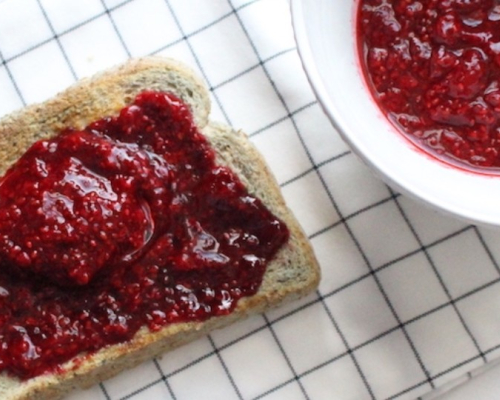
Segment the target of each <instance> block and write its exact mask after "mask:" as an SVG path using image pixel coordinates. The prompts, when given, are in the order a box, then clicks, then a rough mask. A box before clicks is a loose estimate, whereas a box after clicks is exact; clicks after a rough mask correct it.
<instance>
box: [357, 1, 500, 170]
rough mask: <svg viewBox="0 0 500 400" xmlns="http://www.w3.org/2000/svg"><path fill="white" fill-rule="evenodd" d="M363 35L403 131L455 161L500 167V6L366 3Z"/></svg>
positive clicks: (368, 62) (369, 62) (381, 90)
mask: <svg viewBox="0 0 500 400" xmlns="http://www.w3.org/2000/svg"><path fill="white" fill-rule="evenodd" d="M357 29H358V40H359V43H360V49H362V51H363V52H364V53H363V54H362V59H363V62H364V67H365V72H366V75H367V77H368V80H369V82H370V85H371V87H372V89H373V92H374V95H375V98H376V99H377V101H378V103H379V104H380V106H381V108H382V109H383V110H384V111H385V112H386V113H387V115H388V116H389V118H390V119H391V120H392V121H393V122H394V124H395V125H397V126H398V127H399V128H400V129H401V130H402V131H403V132H405V133H406V134H407V135H408V137H409V138H410V139H412V140H413V141H415V142H416V143H417V144H418V145H420V146H421V147H422V148H424V149H426V150H427V151H429V152H431V153H433V154H435V155H438V156H439V157H443V158H444V159H448V160H451V161H452V162H453V163H457V162H458V164H460V165H463V166H469V167H472V168H477V167H479V168H483V167H487V168H488V170H490V171H494V170H497V169H498V168H500V2H499V1H498V0H418V1H417V0H360V5H359V14H358V26H357Z"/></svg>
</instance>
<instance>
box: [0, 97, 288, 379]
mask: <svg viewBox="0 0 500 400" xmlns="http://www.w3.org/2000/svg"><path fill="white" fill-rule="evenodd" d="M288 237H289V232H288V229H287V227H286V226H285V225H284V224H283V222H281V221H280V220H279V219H277V218H276V217H275V216H273V215H272V214H271V213H270V211H269V210H268V209H267V208H265V207H264V205H263V204H262V203H261V201H260V200H258V199H256V198H255V197H252V196H251V195H249V194H248V192H247V190H246V189H245V187H244V186H243V185H242V183H241V182H240V181H239V179H238V178H237V177H236V176H235V175H234V174H233V173H232V172H231V171H230V170H229V169H227V168H225V167H221V166H217V165H216V163H215V153H214V152H213V150H212V149H211V147H210V146H209V144H208V142H207V141H206V139H205V138H204V136H203V135H201V134H200V133H199V132H198V131H197V129H196V127H195V125H194V124H193V121H192V117H191V114H190V112H189V109H188V107H187V106H186V105H184V104H183V103H182V102H181V101H180V100H178V99H176V98H175V97H173V96H171V95H167V94H164V93H158V92H144V93H142V94H140V95H139V96H138V97H137V98H136V100H135V102H134V103H133V104H132V105H130V106H128V107H126V108H124V109H123V110H122V111H121V112H120V114H119V116H117V117H113V118H111V117H109V118H105V119H102V120H99V121H97V122H94V123H92V124H90V125H89V126H88V127H87V128H85V129H84V130H82V131H77V130H71V129H68V130H65V131H64V132H62V133H61V134H60V135H58V136H57V137H55V138H54V139H51V140H44V141H40V142H37V143H35V144H34V145H33V146H32V147H31V148H30V149H29V150H28V151H27V152H26V153H25V155H24V156H23V157H22V158H21V159H20V160H19V161H18V162H17V163H16V164H15V165H14V166H13V167H12V168H11V169H10V170H9V171H8V172H7V173H6V175H5V176H4V177H3V178H2V180H1V181H0V259H1V260H2V263H1V265H0V266H1V268H0V343H1V345H0V346H1V347H0V371H5V372H7V373H9V374H12V375H15V376H18V377H20V378H22V379H26V378H30V377H34V376H37V375H39V374H42V373H44V372H47V371H54V370H57V366H58V365H59V364H61V363H62V362H64V361H67V360H69V359H71V358H72V357H74V356H76V355H78V354H80V353H86V352H92V351H95V350H98V349H100V348H102V347H104V346H106V345H109V344H114V343H119V342H123V341H125V340H127V339H130V338H131V337H132V336H133V335H134V334H135V333H136V332H137V331H138V329H139V328H140V327H142V326H148V327H149V328H150V329H151V330H153V331H154V330H158V329H160V328H161V327H163V326H165V325H166V324H169V323H173V322H181V321H200V320H204V319H206V318H208V317H211V316H216V315H224V314H228V313H230V312H231V311H232V310H233V309H234V307H235V306H236V303H237V301H238V299H240V298H241V297H243V296H250V295H252V294H254V293H255V292H256V291H257V290H258V288H259V286H260V284H261V282H262V279H263V275H264V272H265V269H266V264H267V262H268V261H269V260H270V259H272V258H273V256H274V255H275V254H276V252H277V251H278V249H279V248H280V247H281V246H282V245H283V244H284V243H285V242H286V241H287V240H288Z"/></svg>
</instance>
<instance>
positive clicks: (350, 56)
mask: <svg viewBox="0 0 500 400" xmlns="http://www.w3.org/2000/svg"><path fill="white" fill-rule="evenodd" d="M291 7H292V18H293V25H294V30H295V36H296V40H297V46H298V50H299V54H300V56H301V59H302V62H303V65H304V69H305V71H306V74H307V76H308V78H309V80H310V83H311V85H312V87H313V90H314V91H315V93H316V96H317V98H318V100H319V102H320V103H321V105H322V106H323V108H324V111H325V112H326V114H327V115H328V117H329V118H330V120H331V121H332V123H333V124H334V126H335V127H336V128H337V130H338V131H339V133H340V134H341V135H342V136H343V138H344V140H345V141H346V142H347V143H348V144H349V145H350V147H351V148H352V149H353V151H354V152H355V153H356V154H358V155H359V157H360V158H361V159H362V160H363V161H364V162H365V163H366V164H368V165H369V166H370V167H372V168H373V169H374V170H375V171H376V172H377V173H378V175H379V176H380V177H381V178H382V179H383V180H385V181H386V182H387V183H388V184H389V185H391V186H392V187H394V188H395V189H396V190H398V191H400V192H401V193H403V194H406V195H409V196H411V197H413V198H416V199H418V200H420V201H422V202H424V203H425V204H428V205H431V206H433V207H434V208H436V209H438V210H441V211H443V212H445V213H447V214H451V215H454V216H456V217H459V218H461V219H463V220H465V221H467V222H470V223H474V224H481V225H488V226H494V227H500V176H499V175H488V174H479V173H473V172H469V171H465V170H460V169H458V168H455V167H452V166H449V165H447V164H445V163H444V162H441V161H438V160H436V159H434V158H433V157H431V156H428V155H426V154H425V153H424V152H422V151H421V150H419V149H418V148H417V147H416V146H414V145H413V144H411V142H410V141H409V140H407V139H406V138H404V137H403V135H402V134H401V133H400V132H398V131H397V130H396V128H395V127H394V126H392V125H391V124H390V123H389V121H388V120H387V119H386V117H385V116H384V115H383V114H382V112H381V111H380V109H379V108H378V106H377V104H376V103H375V102H374V100H373V98H372V97H371V95H370V93H369V91H368V88H367V86H366V84H365V81H364V78H363V75H362V71H361V68H360V64H359V60H358V53H357V48H356V33H355V32H356V30H355V17H356V7H357V1H355V0H292V1H291ZM325 145H327V144H325Z"/></svg>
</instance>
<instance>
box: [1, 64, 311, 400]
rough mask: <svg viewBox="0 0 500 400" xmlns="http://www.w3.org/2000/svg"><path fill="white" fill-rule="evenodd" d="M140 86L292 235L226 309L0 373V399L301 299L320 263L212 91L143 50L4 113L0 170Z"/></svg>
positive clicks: (47, 390)
mask: <svg viewBox="0 0 500 400" xmlns="http://www.w3.org/2000/svg"><path fill="white" fill-rule="evenodd" d="M145 89H155V90H161V91H166V92H172V93H174V94H175V95H177V96H178V97H180V98H181V99H182V100H184V101H185V102H186V103H187V104H189V106H190V108H191V110H192V113H193V118H194V121H195V123H196V124H197V126H198V128H199V129H200V130H201V131H202V132H203V133H204V134H205V135H206V137H207V138H208V139H209V141H210V143H211V145H212V146H213V148H214V149H215V151H216V153H217V160H218V162H219V163H220V164H224V165H227V166H229V167H230V168H231V169H232V170H233V171H234V172H235V173H236V174H237V175H238V177H239V178H240V179H241V181H242V182H243V183H244V184H245V185H246V187H247V189H248V190H249V192H250V193H251V194H253V195H255V196H257V197H258V198H260V199H261V200H262V201H263V203H264V204H265V205H266V206H267V207H268V208H269V209H270V210H271V211H272V212H273V213H274V214H275V215H276V216H278V217H279V218H281V219H282V220H283V221H284V222H285V223H286V224H287V225H288V228H289V230H290V239H289V241H288V243H287V244H286V245H285V246H284V247H283V248H281V250H280V251H279V252H278V254H277V256H276V257H275V258H274V259H273V260H272V261H271V262H270V263H269V264H268V267H267V270H266V273H265V275H264V280H263V283H262V285H261V286H260V288H259V290H258V292H257V293H256V294H255V295H253V296H251V297H245V298H242V299H240V300H239V302H238V305H237V307H236V309H235V310H234V311H233V312H232V313H231V314H229V315H227V316H222V317H212V318H210V319H208V320H206V321H204V322H182V323H175V324H170V325H167V326H165V327H164V328H162V329H161V330H159V331H156V332H151V331H150V330H149V329H148V328H146V327H144V328H142V329H140V330H139V331H138V333H137V334H136V335H135V336H134V337H133V338H132V339H131V340H130V341H127V342H125V343H121V344H118V345H112V346H108V347H105V348H103V349H101V350H98V351H97V352H95V353H92V354H82V355H80V356H77V357H75V358H74V359H73V360H70V361H69V362H67V363H65V364H63V365H62V366H61V368H60V371H59V372H57V373H46V374H43V375H41V376H38V377H36V378H32V379H28V380H23V381H21V380H19V379H16V378H12V377H11V376H7V375H5V374H3V375H0V398H2V399H4V400H21V399H26V400H27V399H30V400H42V399H58V398H60V397H62V396H63V395H64V394H65V393H67V392H69V391H70V390H72V389H73V388H76V387H82V388H84V387H88V386H91V385H92V384H95V383H97V382H99V381H102V380H105V379H108V378H110V377H112V376H114V375H116V374H118V373H119V372H120V371H122V370H124V369H126V368H131V367H133V366H135V365H137V364H139V363H141V362H143V361H144V360H147V359H151V358H153V357H155V356H157V355H160V354H162V353H164V352H166V351H168V350H171V349H174V348H176V347H178V346H180V345H182V344H185V343H188V342H190V341H193V340H195V339H197V338H199V337H201V336H203V335H206V334H207V333H209V332H210V331H212V330H214V329H216V328H221V327H223V326H227V325H229V324H231V323H233V322H235V321H238V320H241V319H242V318H244V317H246V316H248V315H251V314H255V313H261V312H264V311H266V310H267V309H269V308H270V307H275V306H278V305H280V304H282V303H284V302H287V301H290V300H294V299H297V298H300V297H302V296H304V295H306V294H308V293H310V292H311V291H313V290H314V289H315V288H316V287H317V285H318V282H319V278H320V270H319V266H318V263H317V261H316V259H315V256H314V254H313V251H312V248H311V246H310V244H309V242H308V240H307V238H306V236H305V235H304V233H303V231H302V229H301V227H300V226H299V224H298V223H297V221H296V219H295V218H294V216H293V215H292V214H291V212H290V210H289V209H288V208H287V207H286V204H285V202H284V200H283V197H282V195H281V193H280V190H279V187H278V185H277V183H276V181H275V179H274V177H273V176H272V175H271V173H270V172H269V169H268V168H267V166H266V164H265V162H264V160H263V159H262V157H261V156H260V154H259V153H258V152H257V151H256V149H255V148H254V146H253V145H252V144H251V143H250V142H249V141H248V139H247V137H246V135H245V134H244V133H242V132H241V131H236V130H234V129H232V128H231V127H228V126H225V125H222V124H215V123H211V122H209V121H208V116H209V113H210V98H209V94H208V91H207V90H206V88H205V86H204V84H203V83H202V82H201V81H200V80H199V78H197V77H196V75H195V74H193V72H192V71H191V70H189V69H188V68H186V66H184V65H182V64H179V63H178V62H175V61H173V60H169V59H165V58H159V57H148V58H144V59H138V60H132V61H129V62H128V63H126V64H124V65H122V66H120V67H117V68H115V69H113V70H110V71H108V72H104V73H101V74H99V75H97V76H95V77H93V78H90V79H86V80H82V81H80V82H79V83H77V84H75V85H74V86H72V87H71V88H69V89H67V90H66V91H65V92H63V93H61V94H59V95H57V96H56V97H55V98H53V99H51V100H49V101H47V102H45V103H43V104H39V105H33V106H29V107H27V108H25V109H23V110H20V111H18V112H16V113H13V114H11V115H9V116H7V117H4V118H3V119H2V120H0V172H1V173H4V172H5V171H6V169H7V168H8V167H9V166H10V165H11V164H12V163H14V162H15V160H16V159H17V158H18V157H19V156H21V155H22V154H23V152H24V151H25V150H27V149H28V148H29V146H30V145H31V144H32V143H33V142H34V141H36V140H39V139H42V138H49V137H52V136H54V135H56V134H57V133H58V132H59V131H60V130H61V129H63V128H65V127H75V128H83V127H85V126H86V125H88V124H89V123H90V122H92V121H94V120H97V119H99V118H102V117H104V116H109V115H114V114H116V113H117V112H118V111H119V110H120V109H121V108H123V107H124V106H125V105H127V104H128V103H130V102H131V101H132V100H133V99H134V98H135V96H136V94H138V93H139V92H141V91H142V90H145Z"/></svg>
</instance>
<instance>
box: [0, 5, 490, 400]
mask: <svg viewBox="0 0 500 400" xmlns="http://www.w3.org/2000/svg"><path fill="white" fill-rule="evenodd" d="M149 54H159V55H166V56H171V57H175V58H178V59H180V60H183V61H185V62H187V63H188V64H190V65H191V66H192V67H193V68H194V69H195V70H197V71H198V72H199V73H200V74H201V76H202V77H203V78H204V80H205V81H206V82H207V83H208V85H209V88H210V90H211V96H212V101H213V112H212V118H213V119H215V120H221V121H223V122H227V123H230V124H231V125H233V126H235V127H238V128H241V129H243V130H244V131H246V132H247V133H248V134H249V136H250V138H251V140H252V141H253V143H254V144H255V145H256V146H257V147H258V148H259V149H260V151H261V152H262V153H263V155H264V157H265V158H266V160H267V161H268V163H269V165H270V166H271V168H272V170H273V172H274V173H275V175H276V177H277V179H278V181H279V183H280V185H281V187H282V190H283V193H284V195H285V197H286V200H287V202H288V204H289V206H290V207H291V208H292V209H293V211H294V212H295V214H296V215H297V217H298V219H299V221H300V222H301V224H302V226H303V227H304V230H305V231H306V233H307V235H308V236H309V238H310V239H311V242H312V244H313V246H314V249H315V251H316V254H317V256H318V259H319V261H320V263H321V267H322V273H323V278H322V281H321V284H320V287H319V290H318V291H317V292H315V293H314V294H312V295H310V296H309V297H308V298H306V299H303V300H301V301H298V302H295V303H293V304H290V305H287V306H285V307H282V308H279V309H276V310H273V311H271V312H268V313H266V314H265V315H260V316H255V317H252V318H250V319H248V320H246V321H243V322H241V323H238V324H236V325H233V326H231V327H229V328H227V329H224V330H220V331H217V332H214V333H212V334H211V335H209V336H207V337H205V338H203V339H201V340H198V341H197V342H194V343H192V344H190V345H187V346H185V347H183V348H181V349H178V350H176V351H174V352H172V353H169V354H166V355H164V356H163V357H162V358H159V359H156V360H153V361H150V362H146V363H145V364H143V365H141V366H139V367H137V368H135V369H133V370H130V371H128V372H125V373H123V374H121V375H119V376H118V377H116V378H114V379H110V380H108V381H106V382H103V383H101V384H100V385H96V386H94V387H92V388H90V389H88V390H85V391H76V392H74V393H72V394H71V395H69V396H68V397H67V399H68V400H77V399H78V400H83V399H85V400H87V399H89V400H90V399H92V400H94V399H108V400H110V399H111V400H118V399H133V400H141V399H143V400H149V399H176V400H188V399H191V400H192V399H228V400H231V399H245V400H247V399H260V398H263V399H266V400H274V399H286V400H294V399H314V400H320V399H325V400H348V399H352V400H365V399H367V400H369V399H377V400H379V399H416V398H418V397H420V396H424V395H425V394H426V393H429V392H431V391H433V390H434V389H436V388H440V387H446V385H448V384H449V383H450V382H453V381H455V380H456V379H459V378H461V377H466V376H467V375H468V373H470V372H471V371H475V370H476V369H477V368H479V367H482V366H484V365H485V364H486V363H488V361H490V360H494V359H495V358H496V357H497V356H498V354H499V349H500V266H499V263H500V232H496V231H491V230H486V229H483V228H478V227H475V226H469V225H466V224H464V223H462V222H460V221H457V220H454V219H451V218H448V217H444V216H442V215H438V214H436V213H435V212H433V211H431V210H429V209H427V208H425V207H423V206H421V205H420V204H416V203H415V202H414V201H412V200H410V199H408V198H406V197H404V196H401V195H399V194H398V193H397V192H395V191H393V190H392V189H391V188H389V187H388V186H386V185H385V184H384V183H382V182H381V181H380V180H379V179H377V178H376V177H375V176H373V175H372V173H371V172H370V171H369V170H368V169H367V168H366V167H365V166H364V165H363V164H362V163H361V162H360V161H359V160H358V159H357V158H356V157H355V156H354V155H353V154H352V153H351V151H350V150H349V148H348V147H347V146H346V144H344V142H343V141H342V140H341V139H340V137H339V135H338V133H337V132H336V131H335V129H334V128H333V127H332V125H331V124H330V123H329V121H328V120H327V118H326V117H325V116H324V114H323V113H322V111H321V107H320V105H319V104H318V102H317V101H316V99H315V97H314V95H313V93H312V91H311V89H310V87H309V85H308V82H307V79H306V76H305V74H304V72H303V70H302V68H301V63H300V60H299V57H298V54H297V49H296V45H295V42H294V36H293V30H292V24H291V16H290V9H289V3H288V2H287V1H286V0H252V1H249V0H208V1H207V0H79V1H67V0H3V1H0V114H1V115H4V114H6V113H8V112H10V111H13V110H15V109H17V108H19V107H22V106H23V105H25V104H30V103H33V102H38V101H41V100H44V99H46V98H48V97H49V96H51V95H53V94H55V93H56V92H58V91H60V90H62V89H64V88H65V87H67V86H68V85H70V84H71V83H72V82H74V81H75V80H77V79H79V78H82V77H85V76H89V75H91V74H93V73H95V72H97V71H99V70H102V69H104V68H106V67H109V66H112V65H114V64H117V63H119V62H122V61H124V60H126V59H127V58H129V57H137V56H143V55H149ZM334 73H335V71H332V74H334Z"/></svg>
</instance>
